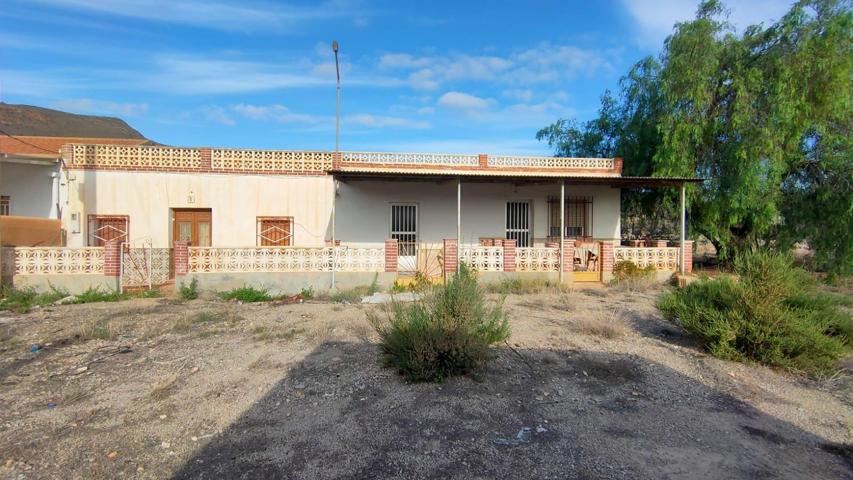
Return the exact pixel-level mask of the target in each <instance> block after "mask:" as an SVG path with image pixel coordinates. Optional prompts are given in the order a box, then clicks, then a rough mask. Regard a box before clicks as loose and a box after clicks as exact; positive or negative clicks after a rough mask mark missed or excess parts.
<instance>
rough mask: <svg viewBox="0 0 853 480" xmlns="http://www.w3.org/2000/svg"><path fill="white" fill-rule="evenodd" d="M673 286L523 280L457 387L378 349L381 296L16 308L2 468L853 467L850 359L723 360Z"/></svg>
mask: <svg viewBox="0 0 853 480" xmlns="http://www.w3.org/2000/svg"><path fill="white" fill-rule="evenodd" d="M659 293H660V292H659V291H650V292H633V293H632V292H623V291H618V290H614V289H600V290H589V291H584V292H580V291H579V292H573V293H568V294H541V295H510V296H509V297H507V299H506V304H507V307H508V310H509V313H510V318H511V325H512V330H513V334H512V337H511V339H510V341H509V342H508V344H505V345H501V346H500V347H499V348H497V349H496V352H495V354H496V358H495V359H494V360H493V361H492V362H491V363H490V364H489V365H488V367H487V368H486V369H485V370H484V371H483V372H482V373H480V374H478V375H476V376H474V377H464V378H456V379H452V380H449V381H447V382H445V383H443V384H440V385H436V384H415V385H412V384H406V383H405V382H403V381H402V380H401V379H400V378H399V377H398V376H397V374H396V373H395V372H394V371H392V370H389V369H386V368H384V367H382V365H381V363H380V361H379V357H378V352H377V347H376V344H375V342H376V338H375V336H374V334H373V333H372V331H371V329H370V328H369V326H368V324H367V322H366V319H365V314H366V312H368V311H369V310H370V309H375V308H379V307H376V306H361V305H337V304H319V303H306V304H296V305H258V304H255V305H249V304H246V305H239V304H233V303H224V302H221V301H217V300H194V301H191V302H180V301H176V300H174V299H138V300H131V301H126V302H122V303H117V304H89V305H69V306H61V307H60V306H58V307H49V308H42V309H39V310H37V311H34V312H31V313H29V314H26V315H16V314H11V313H8V312H7V313H2V314H0V342H2V343H0V405H2V408H0V462H2V463H0V478H80V479H101V478H117V477H126V478H217V479H218V478H294V479H324V478H353V479H357V478H465V479H476V478H584V479H594V478H721V479H722V478H726V479H729V478H770V477H772V478H791V479H802V478H851V477H853V449H851V446H850V445H851V442H853V438H851V437H853V430H851V428H853V405H851V400H853V388H851V385H853V384H851V381H850V378H849V377H848V376H846V375H839V376H837V377H835V378H832V379H828V380H824V381H821V382H815V381H812V380H806V379H802V378H795V377H792V376H790V375H787V374H784V373H780V372H776V371H773V370H771V369H768V368H764V367H759V366H750V365H742V364H736V363H731V362H725V361H721V360H717V359H714V358H712V357H709V356H707V355H706V354H704V353H703V352H701V351H700V350H699V349H697V348H696V346H695V345H694V344H692V343H691V341H690V340H689V338H688V337H686V336H685V335H684V333H683V332H682V331H681V330H680V329H679V328H678V327H676V326H673V325H672V324H669V323H668V322H666V321H665V320H663V319H662V318H661V317H660V314H659V313H658V312H657V310H656V309H655V307H654V303H655V299H656V297H657V295H658V294H659ZM33 344H39V345H43V346H44V348H42V349H41V350H39V351H37V352H31V351H30V350H31V345H33ZM525 428H527V429H530V430H527V431H525V430H523V429H525ZM520 432H521V434H520ZM519 434H520V435H519ZM519 437H520V438H521V439H522V440H528V441H526V442H524V441H519Z"/></svg>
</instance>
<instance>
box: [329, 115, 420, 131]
mask: <svg viewBox="0 0 853 480" xmlns="http://www.w3.org/2000/svg"><path fill="white" fill-rule="evenodd" d="M343 122H344V123H345V124H353V125H359V126H362V127H372V128H407V129H415V130H422V129H426V128H429V127H430V124H429V122H425V121H421V120H412V119H408V118H402V117H386V116H382V115H370V114H367V113H359V114H356V115H348V116H346V117H344V118H343Z"/></svg>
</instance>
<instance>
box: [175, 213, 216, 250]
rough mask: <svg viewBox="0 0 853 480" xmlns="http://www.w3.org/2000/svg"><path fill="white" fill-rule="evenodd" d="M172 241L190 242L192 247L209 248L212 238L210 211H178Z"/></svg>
mask: <svg viewBox="0 0 853 480" xmlns="http://www.w3.org/2000/svg"><path fill="white" fill-rule="evenodd" d="M174 214H175V220H174V224H173V225H172V240H173V241H176V240H182V241H185V242H188V243H189V245H190V246H191V247H209V246H210V238H211V218H212V215H211V213H210V209H182V210H178V209H176V210H175V211H174Z"/></svg>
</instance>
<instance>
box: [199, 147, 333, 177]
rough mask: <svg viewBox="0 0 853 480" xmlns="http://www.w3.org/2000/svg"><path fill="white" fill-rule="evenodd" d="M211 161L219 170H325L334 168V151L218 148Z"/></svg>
mask: <svg viewBox="0 0 853 480" xmlns="http://www.w3.org/2000/svg"><path fill="white" fill-rule="evenodd" d="M211 163H212V165H213V168H215V169H218V170H240V171H258V172H264V171H288V172H324V171H326V170H329V169H330V168H332V152H303V151H287V150H243V149H230V148H229V149H226V148H216V149H213V151H212V153H211Z"/></svg>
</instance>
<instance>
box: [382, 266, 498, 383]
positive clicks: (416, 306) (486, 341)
mask: <svg viewBox="0 0 853 480" xmlns="http://www.w3.org/2000/svg"><path fill="white" fill-rule="evenodd" d="M368 320H369V321H370V323H371V325H372V326H373V328H374V329H375V330H376V331H377V333H378V334H379V338H380V342H379V346H380V349H381V351H382V354H383V356H384V360H385V363H386V364H387V365H388V366H391V367H394V368H396V369H397V370H398V371H399V372H400V373H401V374H402V375H404V376H405V377H406V378H407V379H409V380H411V381H441V380H443V379H445V378H447V377H450V376H453V375H460V374H466V373H470V372H472V371H473V370H475V369H477V368H479V367H480V366H482V365H483V364H484V363H485V362H486V360H487V359H488V357H489V347H490V346H491V345H493V344H494V343H497V342H500V341H503V340H505V339H507V338H508V337H509V323H508V321H507V318H506V314H505V313H504V311H503V307H502V302H496V303H494V304H493V305H487V304H486V300H485V294H484V291H483V289H482V288H481V287H480V286H479V285H478V284H477V279H476V277H475V276H474V273H473V272H472V271H471V270H470V269H469V268H468V267H467V266H465V265H462V266H460V268H459V272H458V273H457V274H456V275H455V276H454V277H453V279H452V280H451V281H450V282H448V283H447V284H446V285H444V286H443V287H437V288H435V289H432V290H431V291H429V292H428V293H427V294H426V295H425V296H424V298H423V299H422V300H420V301H417V302H414V303H410V304H405V305H404V304H400V303H393V304H392V305H391V307H390V308H389V309H387V310H386V314H385V315H384V316H379V315H376V314H373V313H370V314H368Z"/></svg>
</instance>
